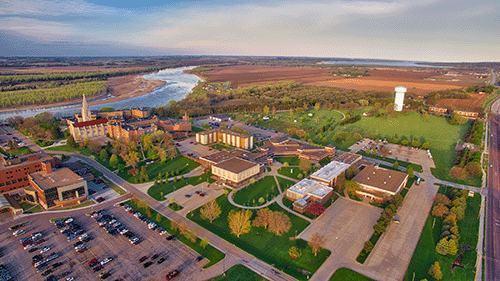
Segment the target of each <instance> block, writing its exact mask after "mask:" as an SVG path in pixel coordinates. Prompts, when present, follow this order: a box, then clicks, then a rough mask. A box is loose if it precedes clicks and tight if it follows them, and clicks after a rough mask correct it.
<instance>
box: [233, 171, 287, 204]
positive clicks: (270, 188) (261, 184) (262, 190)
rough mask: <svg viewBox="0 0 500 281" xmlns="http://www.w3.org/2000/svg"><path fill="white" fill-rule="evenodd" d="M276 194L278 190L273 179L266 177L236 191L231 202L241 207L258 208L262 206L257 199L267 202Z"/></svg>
mask: <svg viewBox="0 0 500 281" xmlns="http://www.w3.org/2000/svg"><path fill="white" fill-rule="evenodd" d="M278 194H279V190H278V186H277V185H276V181H275V180H274V177H271V176H267V177H264V178H263V179H260V180H259V181H257V182H256V183H254V184H250V185H249V186H247V187H244V188H242V189H240V190H238V192H236V193H235V194H234V196H233V200H234V202H235V203H237V204H239V205H242V206H260V205H263V204H260V203H259V198H263V199H264V200H265V202H267V201H269V200H272V199H273V198H274V197H275V196H277V195H278ZM264 204H265V203H264Z"/></svg>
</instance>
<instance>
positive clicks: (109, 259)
mask: <svg viewBox="0 0 500 281" xmlns="http://www.w3.org/2000/svg"><path fill="white" fill-rule="evenodd" d="M112 260H113V258H112V257H109V258H105V259H103V260H102V261H101V265H105V264H107V263H108V262H110V261H112Z"/></svg>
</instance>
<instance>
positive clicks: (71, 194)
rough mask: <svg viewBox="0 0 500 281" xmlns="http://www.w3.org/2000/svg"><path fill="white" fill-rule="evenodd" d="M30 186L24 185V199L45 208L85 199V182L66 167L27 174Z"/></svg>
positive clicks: (86, 191)
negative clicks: (53, 170)
mask: <svg viewBox="0 0 500 281" xmlns="http://www.w3.org/2000/svg"><path fill="white" fill-rule="evenodd" d="M29 181H30V184H31V186H29V187H25V188H24V192H25V193H26V200H28V201H30V202H32V203H36V204H40V205H41V206H42V207H44V208H45V209H48V208H50V207H54V206H65V205H69V204H75V203H78V204H79V203H81V201H82V200H85V199H87V196H88V190H87V182H86V181H85V180H84V179H83V178H82V177H80V176H78V175H77V174H75V173H73V172H72V171H71V170H70V169H68V168H62V169H59V170H57V171H55V172H52V170H50V169H49V170H46V171H41V172H36V173H32V174H30V175H29Z"/></svg>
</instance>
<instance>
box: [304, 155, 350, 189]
mask: <svg viewBox="0 0 500 281" xmlns="http://www.w3.org/2000/svg"><path fill="white" fill-rule="evenodd" d="M350 166H351V165H349V164H345V163H342V162H338V161H335V160H334V161H332V162H330V163H328V164H327V165H325V166H324V167H323V168H321V169H319V170H318V171H316V172H314V173H313V174H312V175H311V177H310V178H311V179H313V180H316V181H319V182H321V183H324V184H326V185H327V186H330V187H333V186H335V183H336V181H337V177H338V176H339V175H340V174H342V173H343V172H345V171H346V170H347V169H348V168H349V167H350Z"/></svg>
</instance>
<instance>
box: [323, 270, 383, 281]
mask: <svg viewBox="0 0 500 281" xmlns="http://www.w3.org/2000/svg"><path fill="white" fill-rule="evenodd" d="M330 281H373V279H371V278H368V277H366V276H364V275H362V274H361V273H357V272H356V271H354V270H352V269H349V268H345V267H342V268H339V269H337V270H335V273H333V275H332V277H331V278H330Z"/></svg>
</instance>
